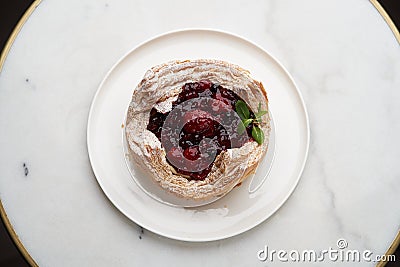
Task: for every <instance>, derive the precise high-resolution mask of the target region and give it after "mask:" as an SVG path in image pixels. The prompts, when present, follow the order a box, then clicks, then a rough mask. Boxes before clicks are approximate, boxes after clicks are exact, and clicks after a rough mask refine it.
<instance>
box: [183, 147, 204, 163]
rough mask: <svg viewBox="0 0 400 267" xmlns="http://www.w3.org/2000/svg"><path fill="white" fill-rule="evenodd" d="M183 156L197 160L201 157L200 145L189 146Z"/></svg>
mask: <svg viewBox="0 0 400 267" xmlns="http://www.w3.org/2000/svg"><path fill="white" fill-rule="evenodd" d="M183 156H184V157H185V158H187V159H188V160H196V159H198V158H200V149H199V146H192V147H188V148H186V149H185V150H184V151H183Z"/></svg>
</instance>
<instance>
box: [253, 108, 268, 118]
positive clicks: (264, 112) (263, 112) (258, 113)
mask: <svg viewBox="0 0 400 267" xmlns="http://www.w3.org/2000/svg"><path fill="white" fill-rule="evenodd" d="M267 113H268V112H267V111H266V110H260V111H259V112H257V113H256V114H254V115H255V116H256V118H261V116H264V115H265V114H267Z"/></svg>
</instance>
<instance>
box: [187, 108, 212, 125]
mask: <svg viewBox="0 0 400 267" xmlns="http://www.w3.org/2000/svg"><path fill="white" fill-rule="evenodd" d="M197 118H212V116H211V114H210V113H208V112H207V111H203V110H200V109H194V110H190V111H188V112H186V113H185V115H184V116H183V122H184V123H187V122H189V121H191V120H194V119H197Z"/></svg>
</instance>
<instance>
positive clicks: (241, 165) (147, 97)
mask: <svg viewBox="0 0 400 267" xmlns="http://www.w3.org/2000/svg"><path fill="white" fill-rule="evenodd" d="M202 79H208V80H210V81H211V82H213V83H217V84H220V85H222V86H223V87H225V88H227V89H230V90H232V91H233V92H235V93H236V94H237V95H239V96H240V97H241V98H242V99H243V100H244V101H245V102H246V103H247V105H248V106H249V107H250V108H251V109H252V110H253V111H257V108H258V104H259V103H260V102H261V108H262V109H263V110H267V111H268V98H267V94H266V92H265V89H264V87H263V85H262V84H261V82H258V81H255V80H253V79H252V78H251V77H250V75H249V72H248V71H246V70H244V69H242V68H240V67H239V66H237V65H234V64H230V63H227V62H224V61H219V60H206V59H199V60H186V61H171V62H168V63H165V64H161V65H158V66H155V67H153V68H151V69H150V70H148V71H147V72H146V74H145V75H144V78H143V80H142V81H141V82H140V83H139V84H138V86H137V87H136V88H135V90H134V92H133V95H132V101H131V103H130V105H129V108H128V113H127V119H126V128H125V133H126V137H127V140H128V144H129V152H130V156H131V158H133V159H134V160H135V161H136V162H137V163H138V164H139V165H140V166H142V167H143V168H144V169H145V170H146V171H148V172H149V173H150V176H151V177H152V178H153V179H154V180H155V181H156V182H157V183H158V184H159V185H160V186H161V187H162V188H164V189H165V190H167V191H169V192H172V193H174V194H176V195H178V196H180V197H183V198H189V199H195V200H205V199H209V198H212V197H217V196H221V195H224V194H226V193H228V192H229V191H230V190H231V189H232V188H233V187H235V185H237V184H238V183H240V182H242V181H243V180H244V179H245V178H246V177H247V176H248V175H249V174H250V173H252V172H253V171H254V170H255V168H256V167H257V165H258V163H259V161H260V160H261V158H262V157H263V155H264V154H265V152H266V150H267V148H268V141H269V134H270V115H269V112H268V113H267V114H266V115H265V116H263V121H262V123H261V124H260V127H261V129H262V130H263V131H264V134H265V141H264V143H263V144H261V145H259V144H258V143H257V142H255V141H250V142H247V143H245V144H244V145H243V146H242V147H240V148H232V149H228V150H226V151H223V152H221V153H220V154H219V155H218V156H217V158H216V159H215V161H214V165H213V167H212V170H211V172H210V173H209V175H208V176H207V177H206V178H205V179H204V180H190V181H189V180H188V179H186V178H185V177H183V176H182V175H180V174H178V173H176V171H175V170H174V168H173V167H172V166H171V165H170V164H169V163H168V162H167V160H166V151H165V149H164V148H163V147H162V146H161V142H160V141H159V140H158V139H157V137H156V136H155V135H154V134H153V133H152V132H150V131H149V130H147V129H146V128H147V124H148V121H149V117H150V110H151V109H152V108H153V107H156V109H157V110H158V111H160V112H167V111H170V110H171V109H172V102H173V101H175V100H176V98H177V96H178V94H179V93H180V91H181V90H182V89H181V88H182V86H183V85H184V84H186V83H189V82H197V81H199V80H202Z"/></svg>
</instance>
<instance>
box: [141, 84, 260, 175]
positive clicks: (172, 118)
mask: <svg viewBox="0 0 400 267" xmlns="http://www.w3.org/2000/svg"><path fill="white" fill-rule="evenodd" d="M238 100H242V99H241V98H240V97H239V96H238V95H237V94H235V93H234V92H233V91H231V90H229V89H226V88H224V87H222V86H221V85H218V84H214V83H212V82H210V81H209V80H201V81H199V82H194V83H186V84H185V85H183V86H182V91H181V92H180V94H179V95H178V98H177V100H176V101H174V102H173V103H172V110H171V111H170V112H167V113H161V112H158V111H157V109H155V108H153V109H152V110H151V111H150V118H149V123H148V125H147V130H149V131H151V132H152V133H154V134H155V135H156V136H157V138H158V139H159V140H160V142H161V144H162V146H163V147H164V149H165V151H167V161H168V163H169V164H170V165H171V166H173V167H174V168H175V170H176V172H178V173H180V174H182V175H183V176H184V177H186V178H187V179H188V180H204V179H205V178H206V177H207V175H208V174H209V173H210V171H211V168H212V165H213V163H214V161H215V158H216V157H217V156H218V155H219V154H220V153H221V152H222V151H225V150H227V149H230V148H239V147H241V146H243V145H244V144H245V143H246V142H248V141H250V140H252V137H251V131H252V127H253V126H252V124H250V125H248V126H247V127H246V131H244V132H243V133H241V134H239V132H238V125H239V123H241V120H240V118H239V116H238V114H237V113H236V111H235V104H236V102H237V101H238ZM242 101H243V100H242ZM250 117H251V118H254V117H255V116H254V113H253V112H251V111H250Z"/></svg>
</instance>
